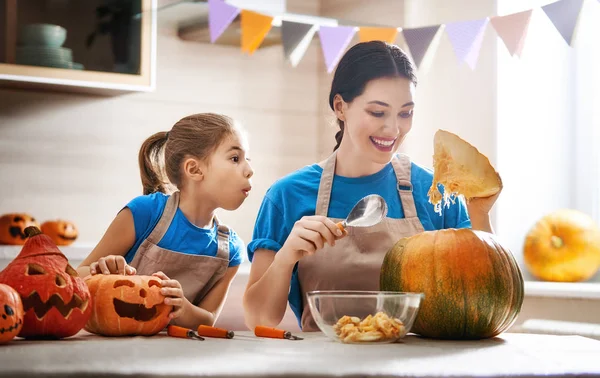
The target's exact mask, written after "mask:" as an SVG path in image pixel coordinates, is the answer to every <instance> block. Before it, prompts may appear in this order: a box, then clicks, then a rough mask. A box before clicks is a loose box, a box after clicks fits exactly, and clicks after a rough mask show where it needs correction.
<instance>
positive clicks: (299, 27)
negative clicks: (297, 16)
mask: <svg viewBox="0 0 600 378" xmlns="http://www.w3.org/2000/svg"><path fill="white" fill-rule="evenodd" d="M316 30H317V28H316V27H315V26H314V25H311V24H303V23H300V22H291V21H285V20H283V21H282V22H281V39H282V42H283V54H284V55H285V57H286V59H288V60H289V61H290V63H291V64H292V67H296V66H297V65H298V63H299V62H300V60H301V59H302V57H303V56H304V53H305V52H306V50H307V49H308V46H309V45H310V41H311V40H312V38H313V36H314V34H315V32H316Z"/></svg>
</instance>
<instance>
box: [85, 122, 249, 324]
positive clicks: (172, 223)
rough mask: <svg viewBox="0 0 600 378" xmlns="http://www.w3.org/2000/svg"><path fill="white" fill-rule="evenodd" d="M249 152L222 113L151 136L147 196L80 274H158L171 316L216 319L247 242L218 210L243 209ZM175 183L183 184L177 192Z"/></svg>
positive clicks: (145, 152)
mask: <svg viewBox="0 0 600 378" xmlns="http://www.w3.org/2000/svg"><path fill="white" fill-rule="evenodd" d="M247 151H248V148H247V145H246V140H245V138H244V136H243V135H242V133H241V131H240V129H239V128H238V127H236V125H235V124H234V122H233V120H232V119H231V118H229V117H226V116H222V115H218V114H195V115H192V116H189V117H185V118H183V119H181V120H180V121H179V122H177V123H176V124H175V125H174V126H173V128H172V129H171V131H168V132H159V133H156V134H154V135H152V136H151V137H149V138H148V139H147V140H146V141H145V142H144V143H143V145H142V147H141V149H140V153H139V164H140V173H141V177H142V185H143V188H144V195H143V196H139V197H136V198H134V199H133V200H132V201H131V202H129V203H128V204H127V205H126V206H125V208H123V209H122V210H121V211H120V212H119V213H118V214H117V216H116V218H115V219H114V220H113V222H112V223H111V225H110V226H109V227H108V229H107V231H106V233H105V234H104V236H103V237H102V239H101V240H100V243H99V244H98V245H97V246H96V248H94V250H93V251H92V252H91V253H90V255H89V256H88V257H87V258H86V259H85V260H84V261H83V262H82V264H81V265H80V266H79V267H78V269H77V270H78V272H79V274H80V275H81V276H87V275H89V274H92V275H93V274H129V275H132V274H136V273H137V274H140V275H152V274H154V275H156V276H158V277H159V278H161V279H162V289H161V292H162V293H163V294H164V295H166V296H168V298H165V303H166V304H169V305H173V306H174V310H173V312H172V313H171V314H170V317H171V319H174V320H175V319H176V320H175V321H174V322H173V323H175V324H177V325H180V326H183V327H186V328H191V329H196V328H197V327H198V325H200V324H205V325H213V324H214V323H215V321H216V319H217V317H218V315H219V312H220V310H221V307H222V305H223V302H224V300H225V297H226V295H227V291H228V289H229V286H230V284H231V282H232V280H233V278H234V276H235V274H236V272H237V270H238V266H239V264H240V263H241V262H242V251H243V250H244V249H245V246H244V243H243V241H242V240H241V239H240V238H239V237H238V236H237V235H236V234H235V232H233V231H232V230H229V229H228V228H227V227H226V226H225V225H223V224H220V223H219V221H218V219H217V218H216V216H215V210H216V209H217V208H223V209H226V210H234V209H237V208H238V207H239V206H240V205H241V204H242V202H244V200H245V199H246V197H247V196H248V193H249V192H250V189H251V185H250V177H252V174H253V171H252V168H251V167H250V164H249V162H248V159H247V158H246V153H247ZM162 162H164V167H162ZM163 171H166V175H167V177H168V181H167V180H163V179H162V176H163V175H162V174H161V172H163ZM169 183H170V184H172V185H174V186H175V187H176V188H177V189H178V191H175V192H174V193H173V194H171V195H167V194H165V193H166V192H167V188H166V185H168V184H169Z"/></svg>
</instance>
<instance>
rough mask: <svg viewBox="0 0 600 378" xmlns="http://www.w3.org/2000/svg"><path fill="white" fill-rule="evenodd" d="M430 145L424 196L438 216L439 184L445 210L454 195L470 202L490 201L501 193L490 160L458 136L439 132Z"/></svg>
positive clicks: (498, 180)
mask: <svg viewBox="0 0 600 378" xmlns="http://www.w3.org/2000/svg"><path fill="white" fill-rule="evenodd" d="M433 144H434V146H433V147H434V153H433V182H432V184H431V187H430V188H429V192H428V193H427V194H428V196H429V202H430V203H432V204H433V205H434V206H436V211H437V212H440V213H441V204H440V203H441V201H442V194H441V193H440V191H439V189H438V184H442V185H443V187H444V195H443V201H444V203H443V205H444V206H447V205H449V203H450V200H451V197H452V196H455V195H463V196H464V197H465V198H466V200H467V201H469V200H471V198H475V197H489V196H491V195H494V194H496V193H498V192H499V191H500V190H501V189H502V180H501V179H500V175H499V174H498V172H496V170H495V169H494V167H492V165H491V163H490V161H489V159H488V158H487V157H486V156H485V155H483V154H482V153H481V152H479V150H477V148H475V147H474V146H472V145H471V144H469V143H468V142H467V141H465V140H463V139H461V138H460V137H459V136H458V135H455V134H453V133H451V132H448V131H445V130H438V131H437V132H436V133H435V136H434V138H433Z"/></svg>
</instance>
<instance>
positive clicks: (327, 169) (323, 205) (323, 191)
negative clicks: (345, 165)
mask: <svg viewBox="0 0 600 378" xmlns="http://www.w3.org/2000/svg"><path fill="white" fill-rule="evenodd" d="M336 156H337V153H336V152H334V153H332V154H331V155H329V157H328V158H327V160H326V161H325V165H324V166H323V173H322V174H321V182H320V183H319V193H318V194H317V206H316V209H315V215H323V216H325V217H326V216H327V212H328V210H329V200H330V198H331V187H332V185H333V176H334V175H335V161H336Z"/></svg>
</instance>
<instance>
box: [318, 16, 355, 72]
mask: <svg viewBox="0 0 600 378" xmlns="http://www.w3.org/2000/svg"><path fill="white" fill-rule="evenodd" d="M354 33H356V28H355V27H354V26H321V27H320V28H319V37H320V39H321V48H322V49H323V56H324V57H325V64H326V65H327V72H331V71H333V68H334V67H335V65H336V64H337V63H338V62H339V60H340V59H341V58H342V54H343V53H344V50H346V47H348V45H349V44H350V41H352V37H354Z"/></svg>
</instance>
